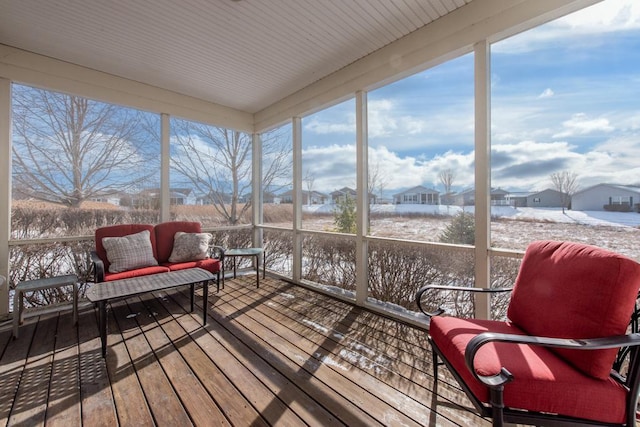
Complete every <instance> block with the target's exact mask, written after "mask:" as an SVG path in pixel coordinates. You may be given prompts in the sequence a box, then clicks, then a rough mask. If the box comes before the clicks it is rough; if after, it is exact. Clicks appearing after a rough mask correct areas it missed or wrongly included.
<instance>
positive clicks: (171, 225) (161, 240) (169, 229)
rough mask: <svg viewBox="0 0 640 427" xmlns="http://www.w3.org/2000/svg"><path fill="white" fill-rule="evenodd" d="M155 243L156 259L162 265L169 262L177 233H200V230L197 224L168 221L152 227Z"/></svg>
mask: <svg viewBox="0 0 640 427" xmlns="http://www.w3.org/2000/svg"><path fill="white" fill-rule="evenodd" d="M154 230H155V237H156V239H155V241H156V253H157V256H156V259H157V260H158V263H160V264H164V263H166V262H168V261H169V257H170V256H171V252H172V251H173V238H174V236H175V235H176V233H177V232H178V231H182V232H184V233H200V232H201V231H202V228H201V226H200V223H199V222H189V221H169V222H163V223H160V224H157V225H156V226H155V227H154Z"/></svg>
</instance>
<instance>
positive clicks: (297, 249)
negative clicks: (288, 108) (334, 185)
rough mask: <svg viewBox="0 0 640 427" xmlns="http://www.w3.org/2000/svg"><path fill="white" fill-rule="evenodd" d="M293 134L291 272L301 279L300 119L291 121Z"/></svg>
mask: <svg viewBox="0 0 640 427" xmlns="http://www.w3.org/2000/svg"><path fill="white" fill-rule="evenodd" d="M292 132H293V135H292V137H293V191H292V193H293V194H292V199H293V271H292V274H291V276H292V279H293V281H294V282H300V280H301V279H302V235H301V234H300V229H301V228H302V202H303V200H302V119H301V118H300V117H294V118H293V119H292Z"/></svg>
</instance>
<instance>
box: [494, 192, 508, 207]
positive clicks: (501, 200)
mask: <svg viewBox="0 0 640 427" xmlns="http://www.w3.org/2000/svg"><path fill="white" fill-rule="evenodd" d="M507 194H509V192H508V191H505V190H503V189H502V188H492V189H491V205H492V206H507V205H508V204H509V202H508V200H507Z"/></svg>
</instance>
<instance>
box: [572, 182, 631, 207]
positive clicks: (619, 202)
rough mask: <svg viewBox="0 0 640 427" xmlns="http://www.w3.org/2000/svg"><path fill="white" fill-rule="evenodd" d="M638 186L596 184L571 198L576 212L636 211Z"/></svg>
mask: <svg viewBox="0 0 640 427" xmlns="http://www.w3.org/2000/svg"><path fill="white" fill-rule="evenodd" d="M639 203H640V186H631V185H616V184H597V185H594V186H592V187H589V188H585V189H584V190H581V191H578V192H577V193H575V194H574V195H573V197H572V198H571V209H573V210H576V211H603V210H614V211H635V212H637V211H638V206H639Z"/></svg>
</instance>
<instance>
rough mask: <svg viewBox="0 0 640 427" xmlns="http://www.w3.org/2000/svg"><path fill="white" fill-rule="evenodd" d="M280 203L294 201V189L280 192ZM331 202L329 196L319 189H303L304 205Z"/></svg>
mask: <svg viewBox="0 0 640 427" xmlns="http://www.w3.org/2000/svg"><path fill="white" fill-rule="evenodd" d="M279 197H280V203H293V190H289V191H285V192H284V193H282V194H280V196H279ZM328 202H329V196H327V195H326V194H324V193H320V192H319V191H311V192H309V191H305V190H302V204H303V205H324V204H325V203H328Z"/></svg>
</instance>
